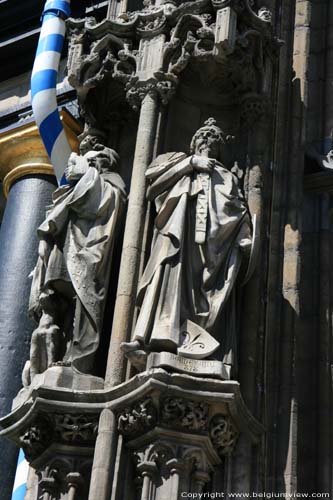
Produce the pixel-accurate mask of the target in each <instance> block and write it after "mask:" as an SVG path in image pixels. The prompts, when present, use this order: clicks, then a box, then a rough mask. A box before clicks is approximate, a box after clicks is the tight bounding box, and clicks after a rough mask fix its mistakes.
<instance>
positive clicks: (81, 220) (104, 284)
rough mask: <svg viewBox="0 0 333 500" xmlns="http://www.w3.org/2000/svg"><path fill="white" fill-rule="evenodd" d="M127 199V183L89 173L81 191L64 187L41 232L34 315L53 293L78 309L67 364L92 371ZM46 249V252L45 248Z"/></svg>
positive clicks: (32, 298)
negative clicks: (41, 299)
mask: <svg viewBox="0 0 333 500" xmlns="http://www.w3.org/2000/svg"><path fill="white" fill-rule="evenodd" d="M125 199H126V195H125V187H124V183H123V181H122V179H121V177H120V176H119V175H118V174H117V173H114V172H103V173H99V172H98V171H97V169H96V168H94V167H88V169H87V171H86V173H85V174H84V175H83V176H82V177H81V178H80V179H79V180H78V182H77V183H76V184H75V185H66V186H61V187H59V188H58V189H57V190H56V191H55V193H54V196H53V205H52V206H51V207H50V209H49V210H48V213H47V216H46V219H45V221H44V222H43V223H42V224H41V225H40V227H39V228H38V236H39V238H40V240H44V241H46V245H47V249H46V251H45V250H43V251H41V250H40V252H39V253H40V255H39V258H38V261H37V265H36V267H35V269H34V272H33V282H32V288H31V294H30V304H29V309H30V313H31V314H32V315H34V316H35V317H38V314H40V307H39V296H40V294H41V292H43V291H47V290H48V289H52V290H55V291H56V294H59V295H60V296H62V297H63V298H64V299H65V301H67V303H68V304H69V305H71V304H72V320H73V321H74V327H73V330H72V333H71V339H70V342H69V347H68V349H67V352H66V353H65V355H64V361H68V362H71V363H72V364H73V365H74V366H76V368H78V369H79V370H81V371H87V370H89V369H90V365H91V359H92V356H93V354H94V353H95V351H96V350H97V348H98V344H99V337H100V333H101V329H102V320H103V312H104V304H105V298H106V293H107V288H108V281H109V274H110V264H111V257H112V250H113V243H114V238H115V233H116V229H117V222H118V223H119V217H120V216H121V212H122V208H123V206H124V202H125ZM40 248H41V247H40Z"/></svg>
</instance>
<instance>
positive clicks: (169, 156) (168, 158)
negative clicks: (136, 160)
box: [150, 151, 187, 167]
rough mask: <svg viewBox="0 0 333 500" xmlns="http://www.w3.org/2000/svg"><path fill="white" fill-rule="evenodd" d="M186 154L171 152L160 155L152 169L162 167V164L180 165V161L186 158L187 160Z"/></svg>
mask: <svg viewBox="0 0 333 500" xmlns="http://www.w3.org/2000/svg"><path fill="white" fill-rule="evenodd" d="M186 156H187V155H186V153H182V152H175V151H172V152H169V153H163V154H161V155H158V156H157V157H156V158H155V160H154V161H152V163H151V164H150V167H153V166H155V165H156V166H157V165H160V164H161V163H166V162H168V163H170V162H172V163H178V162H179V161H182V160H183V159H184V158H186Z"/></svg>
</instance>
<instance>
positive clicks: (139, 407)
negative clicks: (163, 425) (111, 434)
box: [118, 399, 157, 436]
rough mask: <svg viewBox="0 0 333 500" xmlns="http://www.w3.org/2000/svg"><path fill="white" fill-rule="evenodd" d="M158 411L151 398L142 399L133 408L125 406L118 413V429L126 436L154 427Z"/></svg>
mask: <svg viewBox="0 0 333 500" xmlns="http://www.w3.org/2000/svg"><path fill="white" fill-rule="evenodd" d="M156 422H157V411H156V408H155V406H154V404H153V402H152V400H151V399H146V400H144V401H140V402H139V403H137V404H136V405H135V406H134V407H132V408H125V409H124V410H123V411H122V412H121V413H120V414H119V415H118V429H119V431H120V432H121V433H122V434H124V435H125V436H133V435H137V434H140V433H142V432H147V430H149V429H151V428H152V427H154V425H155V424H156Z"/></svg>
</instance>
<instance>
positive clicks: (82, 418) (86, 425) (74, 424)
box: [54, 413, 99, 444]
mask: <svg viewBox="0 0 333 500" xmlns="http://www.w3.org/2000/svg"><path fill="white" fill-rule="evenodd" d="M98 418H99V417H98V415H75V414H69V413H66V414H63V415H62V414H56V415H54V419H55V433H56V436H57V438H58V440H59V441H60V442H65V443H86V444H88V443H91V442H94V441H95V439H96V436H97V430H98Z"/></svg>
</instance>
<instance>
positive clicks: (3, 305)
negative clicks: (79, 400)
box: [0, 175, 55, 500]
mask: <svg viewBox="0 0 333 500" xmlns="http://www.w3.org/2000/svg"><path fill="white" fill-rule="evenodd" d="M54 188H55V179H54V178H53V177H51V176H47V175H28V176H26V177H23V178H21V179H19V180H17V181H16V182H15V184H13V186H12V187H11V189H10V192H9V197H8V201H7V205H6V210H5V214H4V218H3V222H2V226H1V231H0V369H1V377H0V416H4V415H6V414H7V413H9V412H10V410H11V405H12V401H13V398H14V397H15V396H16V394H17V393H18V391H19V390H20V388H21V387H22V382H21V373H22V369H23V366H24V363H25V361H26V360H27V358H28V354H29V345H30V337H31V333H32V331H33V328H34V324H33V322H32V321H31V320H29V318H28V311H27V309H28V303H29V293H30V286H31V280H30V279H29V274H30V272H31V271H32V269H33V268H34V266H35V263H36V258H37V247H38V238H37V233H36V229H37V227H38V225H39V224H40V223H41V222H42V220H43V218H44V215H45V206H46V205H47V204H49V203H50V202H51V197H52V192H53V191H54ZM17 454H18V449H17V448H16V447H15V446H14V445H13V444H11V443H10V442H9V441H7V440H5V439H0V493H1V494H0V498H1V500H7V498H8V499H10V498H11V493H12V486H13V480H14V476H15V470H16V461H17Z"/></svg>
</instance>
